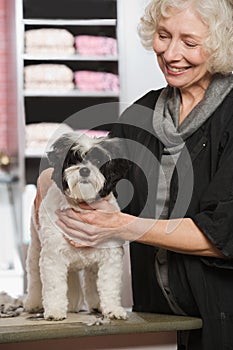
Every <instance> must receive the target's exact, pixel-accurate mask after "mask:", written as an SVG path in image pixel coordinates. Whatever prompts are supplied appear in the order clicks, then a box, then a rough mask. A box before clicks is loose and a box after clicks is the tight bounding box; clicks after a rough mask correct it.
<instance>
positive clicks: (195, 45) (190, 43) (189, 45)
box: [185, 41, 197, 47]
mask: <svg viewBox="0 0 233 350" xmlns="http://www.w3.org/2000/svg"><path fill="white" fill-rule="evenodd" d="M185 45H186V46H188V47H197V44H196V43H192V42H189V41H186V42H185Z"/></svg>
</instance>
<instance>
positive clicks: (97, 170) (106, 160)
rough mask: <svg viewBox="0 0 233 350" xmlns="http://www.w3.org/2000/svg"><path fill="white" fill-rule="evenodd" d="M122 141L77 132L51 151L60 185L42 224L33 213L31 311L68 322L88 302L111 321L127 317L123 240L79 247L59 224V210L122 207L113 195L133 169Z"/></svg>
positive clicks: (46, 201) (44, 207)
mask: <svg viewBox="0 0 233 350" xmlns="http://www.w3.org/2000/svg"><path fill="white" fill-rule="evenodd" d="M118 143H119V140H118V139H116V138H112V139H111V138H90V137H88V136H87V135H85V134H79V133H76V132H73V133H69V134H65V135H63V136H62V137H60V138H59V139H58V140H57V141H55V143H54V144H53V147H52V150H51V151H50V152H48V159H49V161H50V164H51V166H52V167H53V168H54V170H53V175H52V179H53V180H54V183H53V184H52V185H51V186H50V187H49V190H48V192H47V194H46V196H45V197H44V198H43V200H42V202H41V204H40V207H39V215H38V220H36V218H35V212H34V213H33V215H32V227H31V243H30V246H29V251H28V257H27V273H28V293H27V296H26V299H25V302H24V307H25V310H26V311H29V312H38V311H39V310H40V309H42V308H43V309H44V318H45V319H48V320H62V319H64V318H66V316H67V312H68V311H69V312H78V311H79V310H80V308H82V306H83V300H85V302H86V304H87V305H88V307H89V309H90V310H92V309H98V310H99V311H100V312H101V313H102V314H103V315H104V316H106V317H109V318H117V319H125V318H126V317H127V316H126V312H125V310H124V308H123V307H122V306H121V278H122V259H123V247H122V245H123V242H122V241H120V240H116V239H115V240H111V241H108V242H107V243H106V244H104V245H101V246H98V247H95V248H93V247H80V248H76V247H73V246H72V245H70V244H69V243H68V242H67V241H66V239H64V237H63V233H62V232H61V229H59V228H58V227H57V226H56V224H55V222H56V220H57V216H56V214H55V211H56V210H57V209H65V208H68V207H72V208H74V209H80V208H79V205H78V204H79V203H80V202H83V201H85V202H89V203H90V202H92V201H94V200H96V199H98V198H101V197H107V198H108V200H109V201H111V202H112V203H114V204H115V206H116V208H118V205H117V202H116V199H115V197H114V195H113V191H114V190H115V186H116V184H117V182H118V181H119V180H120V179H121V178H123V177H124V175H125V172H126V169H127V161H126V160H125V159H123V158H122V157H121V155H120V153H119V152H120V147H119V144H118ZM118 209H119V208H118ZM80 271H83V272H82V276H83V280H84V286H83V283H80V278H79V277H80V274H81V273H80ZM83 287H84V288H83ZM83 292H84V293H83ZM83 296H84V298H83Z"/></svg>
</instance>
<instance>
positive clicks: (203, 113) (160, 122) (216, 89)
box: [153, 74, 233, 148]
mask: <svg viewBox="0 0 233 350" xmlns="http://www.w3.org/2000/svg"><path fill="white" fill-rule="evenodd" d="M232 88H233V75H232V74H228V75H221V74H216V75H214V77H213V79H212V81H211V83H210V85H209V87H208V89H207V90H206V93H205V96H204V98H203V100H202V101H201V102H199V103H198V104H197V105H196V106H195V107H194V109H193V110H192V111H191V112H190V114H189V115H188V116H187V117H186V118H185V120H184V121H183V122H182V123H181V124H180V125H179V117H180V103H181V97H180V92H179V89H177V88H175V87H171V86H169V85H168V86H167V87H166V88H164V89H163V90H162V92H161V94H160V96H159V98H158V100H157V103H156V106H155V110H154V116H153V127H154V130H155V132H156V135H157V137H158V138H159V139H160V141H161V142H162V143H163V144H164V146H165V147H166V148H173V147H175V146H178V145H181V144H182V143H183V142H184V141H185V140H186V139H187V137H189V136H190V135H192V133H193V132H195V131H196V130H197V129H198V128H199V127H200V126H201V125H202V124H203V123H204V122H205V121H206V120H207V119H208V118H209V117H210V116H211V114H212V113H213V112H214V111H215V110H216V109H217V107H218V106H219V105H220V104H221V103H222V101H223V100H224V98H225V97H226V96H227V95H228V93H229V92H230V90H231V89H232Z"/></svg>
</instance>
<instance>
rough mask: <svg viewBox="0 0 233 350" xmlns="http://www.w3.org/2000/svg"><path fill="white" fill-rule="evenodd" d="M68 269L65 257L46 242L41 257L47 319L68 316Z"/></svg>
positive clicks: (43, 297)
mask: <svg viewBox="0 0 233 350" xmlns="http://www.w3.org/2000/svg"><path fill="white" fill-rule="evenodd" d="M67 271H68V264H67V262H66V260H65V258H64V257H63V256H61V255H60V254H59V252H57V251H56V246H54V245H53V246H51V245H50V244H48V242H46V245H45V246H44V247H43V248H42V251H41V258H40V273H41V281H42V302H43V307H44V318H45V319H46V320H54V321H59V320H63V319H64V318H66V316H67V308H68V299H67Z"/></svg>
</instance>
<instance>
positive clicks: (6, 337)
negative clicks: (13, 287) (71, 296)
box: [0, 312, 202, 343]
mask: <svg viewBox="0 0 233 350" xmlns="http://www.w3.org/2000/svg"><path fill="white" fill-rule="evenodd" d="M30 316H31V315H29V314H21V315H20V316H17V317H13V318H0V343H17V342H27V341H35V340H45V339H62V338H79V337H91V336H106V335H114V334H115V335H116V334H133V333H135V334H136V333H137V334H139V333H151V332H168V331H177V332H178V334H179V331H188V330H193V329H199V328H201V327H202V320H201V319H199V318H195V317H186V316H174V315H161V314H152V313H135V312H129V313H128V319H127V320H111V321H110V322H109V323H107V322H105V321H104V322H103V323H102V324H99V325H98V324H95V323H96V316H94V315H89V314H83V313H78V314H75V313H70V314H68V317H67V319H66V320H63V321H45V320H43V319H42V320H34V319H30V318H29V317H30ZM97 320H98V319H97ZM99 320H100V323H101V318H100V319H99Z"/></svg>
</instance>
